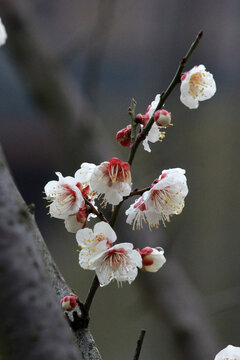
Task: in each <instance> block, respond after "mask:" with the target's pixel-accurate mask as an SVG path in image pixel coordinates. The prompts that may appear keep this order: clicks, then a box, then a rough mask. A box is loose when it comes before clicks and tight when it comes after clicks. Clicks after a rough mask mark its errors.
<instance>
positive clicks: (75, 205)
mask: <svg viewBox="0 0 240 360" xmlns="http://www.w3.org/2000/svg"><path fill="white" fill-rule="evenodd" d="M184 174H185V170H183V169H169V170H164V171H163V172H162V174H161V175H160V176H159V178H158V179H156V180H155V181H154V182H153V184H152V185H151V186H150V188H149V190H146V191H144V192H143V194H142V196H141V197H140V198H139V199H137V200H136V201H135V203H134V204H132V205H130V207H129V209H128V210H127V211H126V214H127V215H128V216H127V223H128V224H133V228H135V225H136V228H138V229H139V228H141V226H142V223H143V221H145V222H146V221H147V222H148V223H149V227H150V228H151V227H157V226H158V225H159V223H160V221H162V222H163V223H164V224H165V221H169V220H170V216H172V215H174V214H179V213H180V212H181V211H182V209H183V207H184V198H185V196H186V195H187V193H188V188H187V184H186V177H185V175H184ZM56 175H57V176H58V180H52V181H49V182H48V183H47V184H46V186H45V188H44V191H45V193H46V198H47V200H49V201H50V202H51V204H50V205H49V213H50V215H51V216H52V217H55V218H58V219H62V220H64V223H65V227H66V229H67V230H68V231H69V232H73V233H76V239H77V243H78V245H79V246H80V248H81V251H80V254H79V264H80V266H81V267H82V268H83V269H88V270H94V271H95V272H96V274H97V276H98V279H99V282H100V285H101V286H104V285H107V284H109V283H110V282H111V281H112V280H116V281H117V282H118V283H121V282H123V281H128V282H129V283H131V282H132V281H133V280H134V279H135V278H136V276H137V272H138V269H142V270H143V271H149V272H155V271H158V270H159V269H160V268H161V267H162V265H163V264H164V263H165V261H166V260H165V257H164V251H163V249H161V250H158V249H153V248H150V247H146V248H144V249H142V250H139V249H134V248H133V244H131V243H121V244H116V245H113V243H114V242H115V241H116V239H117V236H116V234H115V232H114V230H113V229H112V228H111V226H110V225H109V224H108V223H107V222H104V221H101V222H99V223H97V224H96V225H95V226H94V229H93V230H91V229H90V228H86V224H87V221H88V220H89V219H90V217H91V216H94V214H93V213H92V208H93V209H95V210H97V207H96V206H95V200H96V198H97V197H99V196H100V197H103V205H104V206H106V204H107V203H109V204H111V205H112V206H114V205H118V204H119V203H120V202H121V201H122V200H123V199H124V197H127V196H130V193H131V190H132V183H131V172H130V165H129V164H128V163H126V162H123V161H121V160H119V159H117V158H112V159H109V160H108V161H104V162H103V163H101V164H100V165H98V166H97V165H95V164H90V163H83V164H82V165H81V167H80V169H79V170H77V171H76V173H75V175H74V177H71V176H67V177H63V176H62V174H61V173H59V172H57V173H56Z"/></svg>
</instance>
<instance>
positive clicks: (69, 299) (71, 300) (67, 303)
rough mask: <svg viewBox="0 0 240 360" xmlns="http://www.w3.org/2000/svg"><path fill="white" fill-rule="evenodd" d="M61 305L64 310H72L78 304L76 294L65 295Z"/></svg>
mask: <svg viewBox="0 0 240 360" xmlns="http://www.w3.org/2000/svg"><path fill="white" fill-rule="evenodd" d="M61 306H62V309H63V310H64V311H72V310H73V309H75V307H76V306H77V296H76V295H74V294H71V295H68V296H65V297H64V298H63V299H62V300H61Z"/></svg>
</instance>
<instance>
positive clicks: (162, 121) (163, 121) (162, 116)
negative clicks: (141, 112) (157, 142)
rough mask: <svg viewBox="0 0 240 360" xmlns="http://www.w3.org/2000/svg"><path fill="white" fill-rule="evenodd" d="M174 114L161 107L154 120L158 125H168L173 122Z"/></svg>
mask: <svg viewBox="0 0 240 360" xmlns="http://www.w3.org/2000/svg"><path fill="white" fill-rule="evenodd" d="M171 120H172V116H171V113H170V112H168V111H167V110H164V109H161V110H158V111H156V112H155V114H154V121H155V122H156V124H157V125H158V126H163V127H167V126H169V125H170V124H171Z"/></svg>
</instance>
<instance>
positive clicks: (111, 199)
mask: <svg viewBox="0 0 240 360" xmlns="http://www.w3.org/2000/svg"><path fill="white" fill-rule="evenodd" d="M90 186H91V188H92V189H93V190H94V191H96V192H97V193H98V194H99V195H101V194H103V195H104V203H105V205H106V203H107V202H108V203H109V204H112V205H118V204H119V203H120V202H121V201H122V199H123V197H124V196H127V195H129V194H130V192H131V186H132V182H131V172H130V165H129V164H128V163H126V162H123V161H121V160H119V159H118V158H112V159H109V160H108V161H104V162H103V163H101V164H100V165H99V166H96V168H95V169H94V170H93V173H92V175H91V178H90Z"/></svg>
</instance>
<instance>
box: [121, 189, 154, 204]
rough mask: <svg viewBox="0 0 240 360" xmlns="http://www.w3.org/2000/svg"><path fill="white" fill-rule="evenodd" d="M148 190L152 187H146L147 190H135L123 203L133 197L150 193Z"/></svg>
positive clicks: (125, 197)
mask: <svg viewBox="0 0 240 360" xmlns="http://www.w3.org/2000/svg"><path fill="white" fill-rule="evenodd" d="M148 190H150V186H148V187H146V188H144V189H140V190H138V189H135V190H133V191H132V192H130V194H129V195H127V196H124V198H123V201H125V200H127V199H129V198H130V197H132V196H136V195H142V194H143V193H145V191H148Z"/></svg>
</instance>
